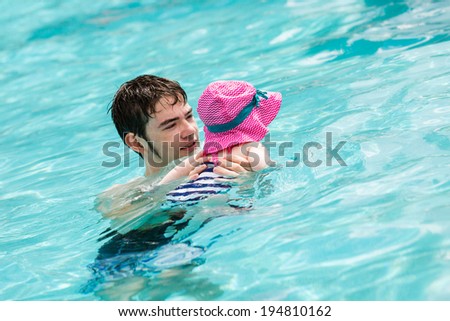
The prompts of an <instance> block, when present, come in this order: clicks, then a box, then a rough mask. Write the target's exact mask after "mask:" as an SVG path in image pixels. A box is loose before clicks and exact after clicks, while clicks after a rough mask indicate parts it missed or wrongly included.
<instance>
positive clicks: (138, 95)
mask: <svg viewBox="0 0 450 321" xmlns="http://www.w3.org/2000/svg"><path fill="white" fill-rule="evenodd" d="M110 111H111V116H112V119H113V121H114V125H115V126H116V129H117V132H118V134H119V135H120V137H121V138H122V140H123V142H124V143H125V144H126V145H127V146H128V147H129V148H131V149H132V150H133V151H135V152H136V153H138V154H139V155H140V157H142V159H143V161H144V164H145V177H144V178H138V179H135V180H133V181H131V182H129V183H127V184H124V185H115V186H113V187H112V188H110V189H108V190H107V191H105V192H103V193H102V194H101V195H100V196H99V198H98V199H97V205H96V208H97V209H98V210H99V211H100V212H102V213H103V215H105V216H107V217H110V218H117V217H118V216H120V215H122V214H123V213H125V212H127V210H128V211H129V210H130V209H131V208H130V207H132V204H131V203H130V202H131V200H130V202H125V203H124V202H123V200H120V201H119V198H121V196H122V195H124V194H128V195H130V198H131V199H133V200H136V198H139V195H140V194H143V193H142V190H144V191H148V187H149V186H153V185H155V183H157V182H158V181H159V180H161V178H162V177H163V175H164V174H165V173H167V171H168V170H169V169H171V168H172V167H173V166H174V165H175V164H173V161H176V160H178V159H180V158H183V157H185V156H189V155H192V154H193V153H194V152H195V150H196V148H197V147H199V137H198V127H197V124H196V121H195V119H194V117H193V114H192V107H191V106H190V105H189V104H188V101H187V95H186V92H185V91H184V90H183V88H181V86H180V84H179V83H178V82H175V81H172V80H169V79H165V78H161V77H158V76H153V75H142V76H139V77H137V78H135V79H133V80H130V81H128V82H126V83H124V84H123V85H122V86H121V87H120V88H119V90H118V91H117V93H116V95H115V96H114V100H113V102H112V105H111V108H110ZM202 161H203V159H201V158H199V159H198V163H197V164H200V163H201V162H202ZM169 167H170V168H169ZM247 169H248V162H247V161H246V160H244V159H242V158H239V157H236V156H232V155H229V156H227V158H226V159H222V160H221V162H220V165H219V166H217V167H216V168H215V169H214V172H215V173H217V174H219V175H223V176H237V175H238V174H239V173H242V172H245V171H247ZM192 170H193V172H195V170H196V169H195V164H193V167H192ZM167 191H168V190H165V189H164V188H162V189H161V188H158V189H157V190H155V191H154V195H153V196H154V197H153V198H155V197H163V196H164V195H165V192H167Z"/></svg>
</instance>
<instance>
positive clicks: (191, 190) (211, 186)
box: [166, 163, 231, 207]
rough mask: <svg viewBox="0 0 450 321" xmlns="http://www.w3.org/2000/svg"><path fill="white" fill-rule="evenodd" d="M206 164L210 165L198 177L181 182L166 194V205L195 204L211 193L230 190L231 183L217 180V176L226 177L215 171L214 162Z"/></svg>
mask: <svg viewBox="0 0 450 321" xmlns="http://www.w3.org/2000/svg"><path fill="white" fill-rule="evenodd" d="M205 164H207V165H208V168H206V169H205V170H204V171H203V172H201V173H200V175H199V177H198V178H197V179H195V180H193V181H189V182H186V183H184V184H181V185H179V186H178V187H177V188H175V189H174V190H172V191H170V192H169V193H167V194H166V199H167V202H166V205H168V206H169V207H172V206H177V205H187V206H189V205H194V204H197V203H198V201H200V200H202V199H205V198H207V197H208V196H210V195H214V194H220V193H226V192H228V191H229V190H230V188H231V186H230V184H229V183H226V182H217V181H215V179H216V178H224V177H223V176H220V175H218V174H216V173H214V172H213V168H214V166H213V165H214V164H213V163H205ZM211 165H212V166H211Z"/></svg>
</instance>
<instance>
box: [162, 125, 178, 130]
mask: <svg viewBox="0 0 450 321" xmlns="http://www.w3.org/2000/svg"><path fill="white" fill-rule="evenodd" d="M174 127H175V124H172V125H169V126H167V127H166V128H164V130H166V129H171V128H174Z"/></svg>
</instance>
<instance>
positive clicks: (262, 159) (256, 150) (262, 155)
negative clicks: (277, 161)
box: [247, 142, 273, 171]
mask: <svg viewBox="0 0 450 321" xmlns="http://www.w3.org/2000/svg"><path fill="white" fill-rule="evenodd" d="M247 159H248V162H249V164H250V167H251V169H252V171H259V170H262V169H264V168H267V167H269V166H272V164H273V162H272V161H271V160H270V156H269V152H268V151H267V149H266V148H265V147H264V145H263V144H261V143H257V142H254V143H249V144H248V147H247Z"/></svg>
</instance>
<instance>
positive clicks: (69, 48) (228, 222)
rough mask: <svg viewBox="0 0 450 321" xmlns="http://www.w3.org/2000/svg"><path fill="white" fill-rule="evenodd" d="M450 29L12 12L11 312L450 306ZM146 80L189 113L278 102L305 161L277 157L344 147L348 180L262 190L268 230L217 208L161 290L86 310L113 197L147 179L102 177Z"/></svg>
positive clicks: (274, 13)
mask: <svg viewBox="0 0 450 321" xmlns="http://www.w3.org/2000/svg"><path fill="white" fill-rule="evenodd" d="M448 21H450V4H449V3H448V1H418V0H415V1H414V0H411V1H409V0H391V1H387V0H386V1H384V0H365V1H362V0H336V1H330V2H328V1H327V2H325V1H318V0H306V1H300V0H298V1H291V0H288V1H261V2H254V1H248V2H241V1H206V2H205V1H176V2H173V1H170V2H167V3H161V2H159V1H124V0H122V1H118V0H117V1H109V2H102V3H100V2H99V3H95V2H91V3H89V5H86V4H85V3H84V2H82V1H70V2H60V1H50V0H47V1H39V2H35V1H20V2H19V1H16V2H8V3H6V2H3V3H1V4H0V22H1V25H2V26H3V28H2V31H1V33H2V36H1V37H0V66H1V70H2V72H1V73H0V83H1V90H0V102H1V106H2V115H1V118H0V122H1V126H0V128H1V129H0V131H1V135H0V141H1V152H2V156H1V158H0V165H1V174H0V175H1V176H0V204H1V206H2V211H1V214H0V221H1V225H0V229H1V233H0V263H1V264H0V274H1V275H2V277H1V278H0V299H2V300H100V299H141V300H148V299H158V300H193V299H198V300H318V299H320V300H344V299H347V300H349V299H350V300H448V299H450V276H449V273H448V272H449V269H450V236H449V235H450V233H449V232H450V220H449V214H450V202H449V200H450V92H449V88H450V87H449V85H450V45H449V40H450V25H449V23H448ZM143 73H152V74H157V75H161V76H165V77H168V78H171V79H175V80H178V81H179V82H180V83H181V85H182V86H183V87H184V88H185V90H186V91H187V94H188V97H189V100H190V103H191V105H192V106H196V103H197V99H198V97H199V95H200V93H201V92H202V90H203V89H204V88H205V87H206V85H207V84H208V83H209V82H211V81H214V80H217V79H244V80H247V81H249V82H252V83H254V84H255V85H257V87H258V88H260V89H267V90H277V91H281V92H282V93H283V97H284V99H283V105H282V109H281V111H280V114H279V116H278V117H277V118H276V120H275V121H274V122H273V123H272V124H271V126H270V128H271V134H270V135H271V136H270V137H271V140H272V141H275V142H278V145H277V146H279V144H280V143H282V142H293V147H292V148H289V149H286V151H285V153H284V155H283V153H280V152H279V150H278V149H273V150H272V157H273V158H274V159H275V160H277V161H278V162H279V163H280V164H285V163H286V161H293V160H295V155H294V154H295V153H296V152H299V153H300V156H302V155H301V151H302V146H303V145H304V144H305V143H307V142H310V141H314V142H319V143H321V144H322V145H323V146H324V147H325V145H326V133H327V132H331V133H332V135H333V146H335V145H336V144H337V143H338V142H339V141H346V143H345V145H344V146H343V147H342V149H341V151H340V154H341V156H342V158H343V159H344V161H345V162H346V164H347V166H339V164H337V162H336V161H334V162H333V165H332V166H325V164H322V165H321V166H318V167H315V168H311V167H307V166H305V165H304V164H303V163H302V162H300V163H299V164H298V166H294V167H287V166H283V167H281V168H279V169H277V170H274V171H269V172H267V173H264V174H263V175H259V176H258V177H257V182H255V183H251V186H250V190H251V188H252V187H254V190H253V191H251V193H250V194H252V195H255V196H254V197H255V200H254V208H253V210H251V211H245V212H238V213H237V212H236V211H233V210H232V209H230V208H227V207H225V206H224V205H223V204H221V203H220V202H218V201H217V202H214V201H207V202H205V204H203V205H201V206H200V205H199V206H197V207H195V209H194V210H192V211H191V212H190V214H189V215H190V221H189V224H188V226H187V227H186V228H185V229H184V230H183V231H181V232H179V233H178V234H176V235H175V237H174V241H173V242H172V243H171V244H168V245H167V246H164V247H161V248H160V249H158V250H157V251H156V252H155V253H154V255H155V257H156V258H154V259H153V261H151V264H152V269H154V270H153V272H152V273H149V274H148V275H144V276H136V275H134V276H127V277H125V278H123V279H121V280H119V281H117V282H116V283H115V284H114V286H112V287H110V288H109V289H101V288H100V289H98V290H97V291H94V292H92V291H91V292H89V291H83V290H82V289H83V287H85V286H86V284H87V283H88V282H89V280H90V279H91V278H92V275H91V271H90V270H89V269H88V268H87V266H89V265H90V264H92V263H93V261H94V259H95V257H96V256H97V251H98V250H99V248H100V247H101V246H102V244H104V242H105V241H100V242H99V241H97V240H98V238H99V235H100V234H101V233H102V232H103V231H104V230H105V229H107V228H108V227H110V224H111V223H110V221H108V220H106V219H103V218H102V217H101V215H100V214H99V213H98V212H96V211H95V209H94V204H95V199H96V195H98V194H99V193H101V192H102V191H104V190H105V189H106V188H108V187H110V186H111V185H113V184H117V183H125V182H127V181H128V180H130V179H132V178H134V177H137V176H142V175H143V172H144V170H143V168H139V167H138V159H137V157H136V156H134V155H130V156H131V162H130V164H129V166H127V167H125V166H124V163H123V162H122V163H121V166H119V167H115V168H108V167H104V166H102V162H103V161H108V158H107V157H106V156H105V155H104V153H103V151H102V148H103V146H104V144H105V143H108V142H114V141H116V142H119V139H118V137H117V134H116V132H115V129H114V126H113V125H112V122H111V120H110V117H109V115H107V113H106V110H107V107H108V104H109V102H110V101H111V99H112V96H113V95H114V93H115V91H116V90H117V89H118V87H119V86H120V84H122V83H123V82H124V81H126V80H129V79H131V78H133V77H135V76H137V75H139V74H143ZM121 146H122V145H121ZM119 150H120V149H119ZM314 157H321V158H322V159H324V157H325V153H324V149H323V150H320V151H317V153H316V154H315V155H314ZM205 222H207V223H206V224H204V223H205ZM169 232H170V231H169ZM169 232H168V233H169ZM152 255H153V254H152ZM155 267H156V268H155Z"/></svg>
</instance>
